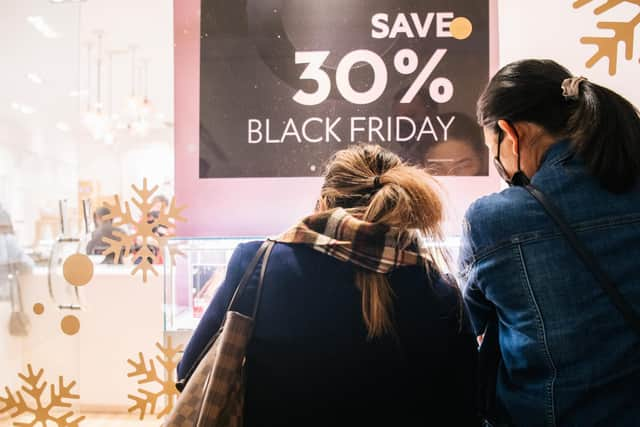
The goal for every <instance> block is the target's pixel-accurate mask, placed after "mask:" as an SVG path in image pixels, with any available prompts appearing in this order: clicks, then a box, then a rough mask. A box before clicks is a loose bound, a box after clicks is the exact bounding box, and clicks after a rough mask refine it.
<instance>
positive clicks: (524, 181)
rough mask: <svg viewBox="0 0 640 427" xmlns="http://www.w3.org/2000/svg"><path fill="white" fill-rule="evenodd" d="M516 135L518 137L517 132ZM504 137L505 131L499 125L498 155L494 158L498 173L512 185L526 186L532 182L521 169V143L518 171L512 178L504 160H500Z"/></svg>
mask: <svg viewBox="0 0 640 427" xmlns="http://www.w3.org/2000/svg"><path fill="white" fill-rule="evenodd" d="M514 131H515V128H514ZM516 137H518V134H517V133H516ZM503 139H504V132H503V131H502V129H500V127H498V153H497V155H496V157H494V158H493V166H494V167H495V168H496V170H497V171H498V175H500V178H502V179H503V180H504V182H506V183H507V184H508V185H509V186H510V187H511V186H515V187H524V186H525V185H529V182H530V180H529V177H528V176H527V175H525V174H524V172H523V171H522V169H520V144H518V170H517V171H516V173H515V174H513V176H512V177H511V178H509V174H508V173H507V171H506V170H505V168H504V166H503V165H502V162H501V161H500V145H501V144H502V140H503Z"/></svg>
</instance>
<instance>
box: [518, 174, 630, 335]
mask: <svg viewBox="0 0 640 427" xmlns="http://www.w3.org/2000/svg"><path fill="white" fill-rule="evenodd" d="M523 188H524V189H526V190H527V191H528V192H529V194H531V195H532V196H533V197H534V198H535V199H536V200H537V201H538V202H539V203H540V204H541V205H542V207H543V208H544V210H545V211H546V212H547V214H548V215H549V216H550V217H551V218H552V219H553V220H554V222H555V223H556V225H557V226H558V228H560V231H562V234H564V237H565V238H566V239H567V241H568V242H569V244H570V245H571V247H572V248H573V250H574V251H575V252H576V253H577V254H578V256H579V257H580V258H581V259H582V262H583V263H584V265H585V266H586V267H587V268H588V269H589V270H591V273H593V275H594V276H595V277H596V279H597V282H598V284H599V285H600V287H601V288H602V290H603V291H604V292H605V293H606V294H607V296H608V297H609V299H610V300H611V302H612V303H613V305H614V306H615V307H616V308H617V309H618V311H619V312H620V313H621V314H622V317H623V318H624V320H625V322H627V324H628V325H629V326H630V327H631V328H632V329H633V330H635V332H636V333H637V334H638V335H640V317H639V316H638V314H637V313H636V312H635V311H634V310H633V307H631V305H630V304H629V303H628V302H627V301H626V300H625V299H624V297H623V296H622V294H621V293H620V291H618V288H617V287H616V285H615V284H614V283H613V281H612V280H611V278H610V277H609V275H608V274H607V273H606V272H605V271H604V270H603V269H602V267H601V266H600V263H599V262H598V260H597V259H596V257H595V256H594V255H593V254H592V253H591V252H590V251H589V249H587V248H586V247H585V246H584V245H583V244H582V242H581V241H580V239H579V238H578V236H577V234H576V233H575V231H573V229H572V228H571V227H570V226H569V224H567V221H566V220H565V219H564V217H563V215H562V213H560V211H559V210H558V209H557V208H556V207H555V205H554V204H553V203H551V201H550V200H549V199H548V198H547V196H545V195H544V193H543V192H542V191H540V190H538V189H537V188H535V187H534V186H532V185H527V186H524V187H523Z"/></svg>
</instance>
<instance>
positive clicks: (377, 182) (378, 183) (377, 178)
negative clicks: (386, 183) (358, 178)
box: [373, 175, 382, 190]
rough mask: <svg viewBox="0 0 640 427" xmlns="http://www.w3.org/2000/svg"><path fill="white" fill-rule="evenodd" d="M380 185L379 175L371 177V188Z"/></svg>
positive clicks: (376, 187)
mask: <svg viewBox="0 0 640 427" xmlns="http://www.w3.org/2000/svg"><path fill="white" fill-rule="evenodd" d="M380 187H382V184H381V183H380V175H376V176H375V177H374V178H373V188H374V189H375V190H377V189H378V188H380Z"/></svg>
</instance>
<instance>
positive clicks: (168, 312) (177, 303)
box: [163, 237, 264, 334]
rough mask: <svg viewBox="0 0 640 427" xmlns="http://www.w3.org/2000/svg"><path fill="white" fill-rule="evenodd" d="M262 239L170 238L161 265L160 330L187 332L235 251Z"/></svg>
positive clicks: (205, 303) (203, 308) (215, 287)
mask: <svg viewBox="0 0 640 427" xmlns="http://www.w3.org/2000/svg"><path fill="white" fill-rule="evenodd" d="M254 240H264V237H242V238H171V239H170V240H169V242H168V245H167V248H166V249H165V250H166V253H165V258H164V259H165V260H167V261H168V260H170V259H171V257H172V256H173V258H174V259H175V263H172V262H165V263H164V264H163V266H164V331H165V333H167V332H168V333H177V332H183V333H189V334H190V333H191V332H192V331H193V330H194V329H195V328H196V326H197V325H198V322H199V321H200V318H201V317H202V315H203V314H204V311H205V310H206V309H207V307H208V305H209V303H210V302H211V299H212V298H213V295H215V293H216V291H217V289H218V287H219V286H220V284H221V283H222V281H223V280H224V278H225V275H226V272H227V264H228V263H229V260H230V259H231V255H232V254H233V251H234V250H235V248H236V247H237V246H238V245H239V244H241V243H245V242H250V241H254Z"/></svg>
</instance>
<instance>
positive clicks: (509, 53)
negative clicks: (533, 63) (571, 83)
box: [498, 0, 640, 106]
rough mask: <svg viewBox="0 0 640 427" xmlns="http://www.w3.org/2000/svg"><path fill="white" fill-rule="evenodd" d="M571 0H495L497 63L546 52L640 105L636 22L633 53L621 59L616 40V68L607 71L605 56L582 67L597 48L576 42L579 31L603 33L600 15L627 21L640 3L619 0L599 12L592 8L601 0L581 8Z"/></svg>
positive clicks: (587, 34)
mask: <svg viewBox="0 0 640 427" xmlns="http://www.w3.org/2000/svg"><path fill="white" fill-rule="evenodd" d="M573 3H574V1H572V0H562V1H559V0H536V1H530V0H499V6H498V7H499V9H498V14H499V25H500V27H499V32H500V63H501V64H502V65H505V64H508V63H509V62H512V61H515V60H519V59H524V58H549V59H553V60H555V61H557V62H559V63H561V64H562V65H564V66H565V67H567V68H569V69H570V70H571V71H572V72H573V74H574V75H584V76H585V77H587V78H589V79H590V80H592V81H594V82H596V83H598V84H601V85H604V86H607V87H609V88H611V89H613V90H615V91H617V92H619V93H620V94H622V95H624V96H625V97H626V98H627V99H629V100H630V101H631V102H633V103H634V104H635V105H636V106H638V105H640V83H639V82H640V80H639V78H640V65H639V64H638V61H639V59H640V25H638V26H637V27H636V29H635V39H634V40H635V46H634V52H633V59H632V60H630V61H629V60H626V59H625V58H624V55H623V47H622V44H620V45H619V46H618V55H619V59H618V70H617V74H616V75H615V76H610V75H609V72H608V69H609V63H608V60H607V59H603V60H601V61H600V62H598V63H597V64H596V65H595V66H594V67H593V68H587V67H586V65H585V64H586V62H587V61H588V60H589V59H590V58H591V56H592V55H593V54H594V53H595V52H596V50H597V49H596V47H595V46H594V45H585V44H582V43H581V42H580V39H581V38H582V37H602V36H604V37H608V36H610V35H611V34H612V31H610V30H606V29H604V30H603V29H599V28H597V24H598V22H601V21H614V22H615V21H620V22H628V21H631V20H632V19H633V18H634V17H635V16H636V15H637V14H638V13H640V7H639V6H637V5H633V4H631V3H627V2H623V3H621V4H620V5H619V6H617V7H615V8H613V9H611V10H610V11H608V12H606V13H602V14H601V15H595V14H594V10H595V9H596V8H597V7H599V6H602V5H604V4H605V3H606V0H594V1H592V2H590V3H588V4H586V5H585V6H583V7H581V8H580V9H574V8H573V6H572V5H573Z"/></svg>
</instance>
